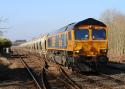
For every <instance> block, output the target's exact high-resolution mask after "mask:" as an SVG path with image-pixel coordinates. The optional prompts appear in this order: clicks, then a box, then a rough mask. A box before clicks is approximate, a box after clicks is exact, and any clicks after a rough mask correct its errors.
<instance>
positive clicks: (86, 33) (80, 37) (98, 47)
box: [74, 26, 108, 57]
mask: <svg viewBox="0 0 125 89" xmlns="http://www.w3.org/2000/svg"><path fill="white" fill-rule="evenodd" d="M74 37H75V38H74V39H75V42H74V51H75V56H76V57H79V56H86V57H97V56H107V50H108V40H107V28H106V27H99V26H88V27H80V28H78V29H76V30H75V31H74Z"/></svg>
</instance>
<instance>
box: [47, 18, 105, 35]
mask: <svg viewBox="0 0 125 89" xmlns="http://www.w3.org/2000/svg"><path fill="white" fill-rule="evenodd" d="M81 25H98V26H102V27H106V25H105V24H104V23H103V22H101V21H98V20H96V19H93V18H88V19H85V20H83V21H80V22H77V23H71V24H69V25H67V26H65V27H63V28H61V29H58V30H56V31H54V32H52V33H49V35H52V34H57V33H60V32H65V31H67V30H71V29H74V28H77V27H78V26H81Z"/></svg>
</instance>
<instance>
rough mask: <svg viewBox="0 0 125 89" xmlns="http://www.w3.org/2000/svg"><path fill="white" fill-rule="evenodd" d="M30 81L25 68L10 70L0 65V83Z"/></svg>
mask: <svg viewBox="0 0 125 89" xmlns="http://www.w3.org/2000/svg"><path fill="white" fill-rule="evenodd" d="M29 79H31V78H30V76H29V74H28V73H27V70H26V69H25V68H17V69H10V68H8V66H5V65H2V64H0V82H2V81H11V80H12V81H27V80H29Z"/></svg>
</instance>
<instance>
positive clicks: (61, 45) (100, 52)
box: [20, 18, 108, 71]
mask: <svg viewBox="0 0 125 89" xmlns="http://www.w3.org/2000/svg"><path fill="white" fill-rule="evenodd" d="M20 47H22V48H26V49H29V50H30V51H35V52H38V53H41V54H44V55H45V56H46V59H48V60H49V61H51V62H55V63H58V64H61V65H64V66H68V67H71V68H72V69H80V70H82V71H90V70H96V69H97V68H99V65H104V64H106V63H107V62H108V57H107V52H108V27H107V26H106V25H105V24H104V23H103V22H101V21H98V20H96V19H93V18H88V19H85V20H83V21H80V22H77V23H71V24H69V25H67V26H65V27H63V28H61V29H58V30H56V31H54V32H52V33H48V34H46V35H44V36H42V37H39V38H37V39H34V40H31V41H29V42H26V43H24V44H22V45H20Z"/></svg>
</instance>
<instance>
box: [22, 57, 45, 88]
mask: <svg viewBox="0 0 125 89" xmlns="http://www.w3.org/2000/svg"><path fill="white" fill-rule="evenodd" d="M20 61H21V62H22V64H23V65H24V66H25V68H26V69H27V71H28V73H29V75H30V76H31V77H32V79H33V81H34V83H35V85H36V88H37V89H43V88H42V86H41V84H40V83H39V81H38V80H37V78H36V76H35V75H34V73H33V72H32V71H31V69H30V68H29V66H28V65H27V63H26V62H25V61H24V60H23V58H22V57H21V56H20Z"/></svg>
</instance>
